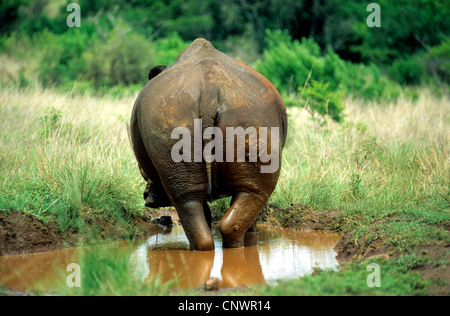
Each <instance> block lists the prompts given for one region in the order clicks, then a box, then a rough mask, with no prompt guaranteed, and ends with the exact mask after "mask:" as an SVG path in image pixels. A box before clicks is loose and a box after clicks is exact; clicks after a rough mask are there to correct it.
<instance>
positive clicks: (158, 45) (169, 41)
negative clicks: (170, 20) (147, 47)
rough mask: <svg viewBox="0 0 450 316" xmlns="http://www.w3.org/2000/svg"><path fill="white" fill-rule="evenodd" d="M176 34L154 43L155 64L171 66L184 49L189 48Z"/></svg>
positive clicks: (187, 43)
mask: <svg viewBox="0 0 450 316" xmlns="http://www.w3.org/2000/svg"><path fill="white" fill-rule="evenodd" d="M189 44H190V43H189V42H185V41H184V40H183V39H182V38H181V37H180V36H179V35H178V33H176V32H173V33H171V34H169V35H168V36H167V37H163V38H159V39H156V40H154V41H153V51H154V53H155V58H154V60H155V64H157V65H166V66H169V65H171V64H172V63H173V62H174V61H175V59H176V58H177V57H178V55H179V54H180V53H181V51H182V50H183V49H185V48H186V47H188V46H189Z"/></svg>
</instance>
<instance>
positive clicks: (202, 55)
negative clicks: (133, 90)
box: [130, 39, 287, 250]
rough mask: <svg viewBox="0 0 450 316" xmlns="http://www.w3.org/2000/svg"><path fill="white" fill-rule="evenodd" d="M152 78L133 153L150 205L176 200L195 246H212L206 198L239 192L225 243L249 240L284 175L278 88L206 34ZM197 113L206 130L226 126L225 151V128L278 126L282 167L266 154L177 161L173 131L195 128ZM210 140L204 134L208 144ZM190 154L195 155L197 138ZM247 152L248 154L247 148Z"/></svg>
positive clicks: (137, 112) (225, 221) (140, 100)
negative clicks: (242, 159)
mask: <svg viewBox="0 0 450 316" xmlns="http://www.w3.org/2000/svg"><path fill="white" fill-rule="evenodd" d="M149 77H150V78H151V80H150V81H149V82H148V83H147V84H146V85H145V87H144V88H143V89H142V91H141V92H140V94H139V96H138V97H137V99H136V101H135V104H134V107H133V111H132V116H131V122H130V136H131V141H132V146H133V149H134V153H135V156H136V159H137V161H138V164H139V166H140V168H141V173H142V175H143V177H144V179H145V180H146V181H147V183H148V184H147V188H146V191H145V192H144V198H145V204H146V206H149V207H161V206H168V205H173V206H175V208H176V210H177V213H178V216H179V218H180V221H181V224H182V225H183V228H184V231H185V233H186V236H187V237H188V239H189V242H190V245H191V248H192V249H193V250H212V249H214V243H213V238H212V235H211V231H210V221H211V219H210V216H211V215H210V211H209V208H208V204H207V203H206V200H207V199H208V200H214V199H218V198H223V197H227V196H232V200H231V205H230V208H229V210H228V211H227V212H226V214H225V215H224V216H223V218H222V219H221V221H220V225H219V228H220V232H221V234H222V239H223V246H224V247H242V246H244V235H245V233H246V231H247V230H248V229H249V228H250V227H251V226H252V224H253V223H254V221H255V218H256V216H257V215H258V214H259V212H260V211H261V209H262V208H263V207H264V205H265V204H266V202H267V200H268V199H269V197H270V195H271V194H272V192H273V190H274V189H275V185H276V183H277V180H278V177H279V174H280V168H281V154H282V149H283V147H284V143H285V140H286V131H287V116H286V109H285V107H284V104H283V102H282V100H281V97H280V95H279V93H278V91H277V90H276V89H275V87H274V86H273V85H272V84H271V83H270V82H269V81H268V80H267V79H266V78H265V77H264V76H262V75H261V74H259V73H258V72H256V71H255V70H253V69H252V68H250V67H248V66H246V65H245V64H243V63H241V62H239V61H238V60H236V59H234V58H232V57H230V56H227V55H225V54H223V53H221V52H219V51H218V50H216V49H215V48H214V47H213V46H212V45H211V43H210V42H208V41H207V40H205V39H196V40H195V41H194V42H193V43H192V44H191V45H189V46H188V47H187V48H186V49H185V50H183V51H182V52H181V53H180V55H179V56H178V58H177V59H176V61H175V62H174V64H172V65H170V66H169V67H167V68H165V67H164V66H158V68H157V69H154V70H152V71H151V72H150V74H149ZM195 119H201V124H202V131H204V130H205V129H206V128H207V127H214V126H215V127H218V128H219V129H220V130H221V131H222V133H223V135H224V137H223V142H224V144H223V151H224V152H223V157H227V153H226V150H227V146H226V144H225V139H226V137H225V135H226V127H238V126H241V127H243V128H244V129H246V128H247V127H255V130H256V132H257V133H258V139H259V128H260V127H266V128H267V130H268V134H270V131H271V129H270V128H271V127H278V130H279V144H278V145H279V148H278V154H279V156H278V157H276V158H277V159H278V161H279V164H278V169H277V170H276V171H275V172H273V173H262V172H261V166H267V165H268V164H269V163H267V162H262V161H261V160H260V159H259V156H258V159H257V161H256V162H249V159H246V161H245V162H238V161H237V159H234V160H233V161H229V160H225V158H224V161H223V162H217V161H213V162H212V163H206V162H205V160H204V159H202V161H201V162H195V161H194V158H192V159H191V160H190V162H185V161H182V162H174V160H173V159H172V157H171V151H172V147H173V146H174V145H175V144H176V143H177V142H178V141H179V139H172V138H171V135H172V131H173V130H174V129H175V128H176V127H186V128H188V129H189V131H190V133H191V135H194V124H195V123H194V120H195ZM269 139H270V137H269ZM208 141H210V140H203V146H205V145H206V144H207V143H208ZM246 142H247V143H248V139H247V140H246ZM236 143H237V142H236ZM236 146H237V145H236V144H235V148H234V150H235V152H234V157H235V158H236ZM257 146H258V147H259V146H260V143H259V142H258V143H257ZM246 147H248V146H246ZM270 147H271V142H270V141H269V140H268V141H267V152H271V150H272V149H271V148H270ZM191 153H192V154H191V155H192V156H194V142H192V150H191ZM245 153H246V157H247V158H248V155H249V151H248V148H246V150H245ZM258 153H259V151H258ZM205 214H206V215H205ZM208 217H209V218H208Z"/></svg>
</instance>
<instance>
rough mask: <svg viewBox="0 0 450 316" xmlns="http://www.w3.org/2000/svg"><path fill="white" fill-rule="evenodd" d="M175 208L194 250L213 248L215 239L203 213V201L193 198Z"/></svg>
mask: <svg viewBox="0 0 450 316" xmlns="http://www.w3.org/2000/svg"><path fill="white" fill-rule="evenodd" d="M175 208H176V209H177V213H178V216H179V217H180V222H181V225H182V226H183V229H184V232H185V233H186V237H187V238H188V240H189V243H190V245H191V248H192V250H203V251H206V250H213V249H214V241H213V237H212V234H211V230H210V229H209V227H208V223H207V222H206V219H205V215H204V213H203V203H202V202H199V201H195V200H191V201H187V202H184V203H180V204H178V203H177V204H176V205H175Z"/></svg>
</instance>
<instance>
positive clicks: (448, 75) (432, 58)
mask: <svg viewBox="0 0 450 316" xmlns="http://www.w3.org/2000/svg"><path fill="white" fill-rule="evenodd" d="M425 68H426V71H427V72H428V74H429V75H431V76H432V77H433V78H434V79H435V80H438V81H442V82H444V83H446V84H450V40H446V41H443V42H442V43H441V44H440V45H437V46H433V47H431V48H430V50H429V52H428V54H427V55H426V56H425Z"/></svg>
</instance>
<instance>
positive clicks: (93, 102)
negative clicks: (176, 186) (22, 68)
mask: <svg viewBox="0 0 450 316" xmlns="http://www.w3.org/2000/svg"><path fill="white" fill-rule="evenodd" d="M133 101H134V98H133V97H129V98H126V99H114V98H93V97H90V96H73V95H71V94H66V95H63V94H60V93H57V92H55V91H53V90H52V89H45V90H42V89H40V88H38V87H29V88H27V89H25V90H24V89H18V88H16V87H3V88H2V89H1V90H0V104H1V106H0V117H1V127H2V130H1V138H0V148H1V149H0V161H1V164H0V185H1V193H0V209H2V210H6V211H8V210H21V211H24V212H28V213H31V214H33V215H36V216H37V217H38V218H40V219H41V220H43V221H45V220H47V219H50V218H56V220H57V223H58V226H59V229H60V230H61V231H62V232H67V231H76V232H86V231H85V229H86V227H88V226H90V227H92V226H95V227H96V229H99V228H100V227H101V226H103V225H106V224H107V225H112V224H114V225H117V226H118V227H120V226H123V228H124V231H123V233H124V234H125V235H126V234H128V233H129V232H127V230H128V229H130V230H131V231H132V230H133V229H132V227H131V226H130V225H131V222H130V215H131V211H132V210H133V209H138V208H139V207H140V205H141V200H140V197H141V193H142V188H141V186H142V180H141V176H140V174H139V171H138V169H137V167H136V163H135V158H134V155H133V153H132V150H131V147H130V145H129V142H128V138H127V132H126V122H127V120H128V117H129V112H130V111H131V107H132V104H133ZM105 221H106V222H107V223H105ZM85 224H90V225H85Z"/></svg>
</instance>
